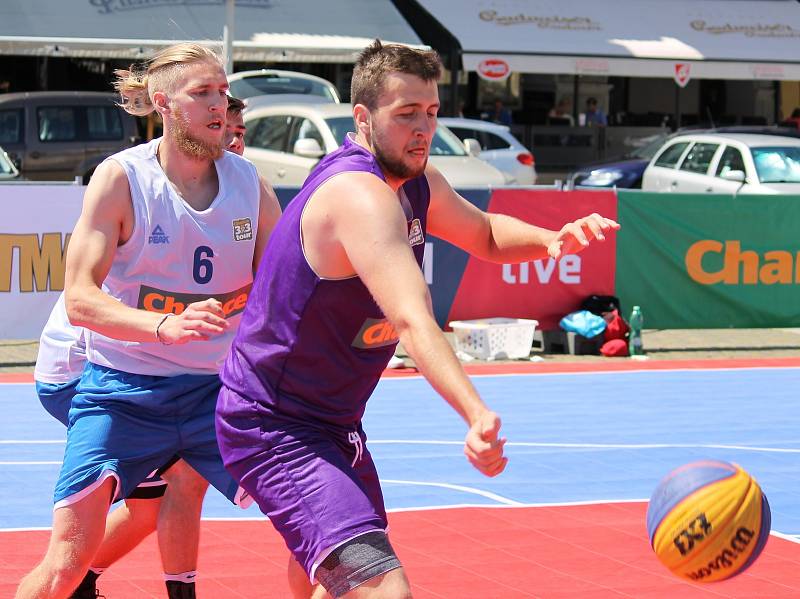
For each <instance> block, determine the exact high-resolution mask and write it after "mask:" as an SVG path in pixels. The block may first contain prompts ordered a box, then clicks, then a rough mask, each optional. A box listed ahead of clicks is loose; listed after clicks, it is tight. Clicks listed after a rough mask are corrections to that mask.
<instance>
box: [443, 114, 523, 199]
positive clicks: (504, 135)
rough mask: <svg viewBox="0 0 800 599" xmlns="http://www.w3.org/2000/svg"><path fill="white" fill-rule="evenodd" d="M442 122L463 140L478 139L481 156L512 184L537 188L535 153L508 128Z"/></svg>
mask: <svg viewBox="0 0 800 599" xmlns="http://www.w3.org/2000/svg"><path fill="white" fill-rule="evenodd" d="M439 123H440V124H442V125H444V126H446V127H447V128H448V129H450V131H452V132H453V133H455V134H456V135H457V136H458V137H459V139H461V141H463V142H465V143H466V140H468V139H474V140H477V142H478V144H479V146H480V153H479V154H478V156H479V157H480V159H481V160H485V161H486V162H488V163H489V164H491V165H492V166H494V167H495V168H497V169H498V170H499V171H500V172H501V173H503V175H505V178H506V183H507V184H509V185H535V184H536V164H535V161H534V158H533V154H531V152H530V151H529V150H528V148H526V147H525V146H524V145H522V142H521V141H519V140H518V139H517V138H516V137H514V135H513V134H512V133H511V129H509V128H508V127H506V126H505V125H498V124H497V123H490V122H488V121H479V120H477V119H461V118H450V117H447V118H440V119H439Z"/></svg>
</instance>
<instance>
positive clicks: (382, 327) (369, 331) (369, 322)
mask: <svg viewBox="0 0 800 599" xmlns="http://www.w3.org/2000/svg"><path fill="white" fill-rule="evenodd" d="M399 339H400V337H399V336H398V335H397V331H395V330H394V326H392V323H390V322H389V321H388V320H386V319H385V318H381V319H377V318H367V319H366V320H365V321H364V324H362V325H361V329H359V331H358V334H357V335H356V338H355V339H353V343H352V344H351V345H352V346H353V347H358V348H359V349H373V348H377V347H386V346H387V345H394V344H395V343H397V341H398V340H399Z"/></svg>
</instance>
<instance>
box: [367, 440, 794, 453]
mask: <svg viewBox="0 0 800 599" xmlns="http://www.w3.org/2000/svg"><path fill="white" fill-rule="evenodd" d="M463 444H464V442H463V441H430V440H422V439H419V440H418V439H369V440H368V441H367V445H459V446H460V445H463ZM506 447H547V448H561V449H735V450H739V451H760V452H770V453H800V448H797V449H792V448H786V447H758V446H751V445H725V444H717V443H537V442H534V441H530V442H529V441H509V442H507V443H506Z"/></svg>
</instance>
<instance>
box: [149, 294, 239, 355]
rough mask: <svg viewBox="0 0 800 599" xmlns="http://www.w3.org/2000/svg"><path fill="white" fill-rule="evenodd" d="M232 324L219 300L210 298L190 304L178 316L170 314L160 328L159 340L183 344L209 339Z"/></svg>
mask: <svg viewBox="0 0 800 599" xmlns="http://www.w3.org/2000/svg"><path fill="white" fill-rule="evenodd" d="M229 326H230V324H229V323H228V321H227V320H225V312H224V311H223V310H222V303H220V301H219V300H215V299H213V298H209V299H207V300H203V301H202V302H194V303H193V304H189V305H188V306H187V307H186V309H185V310H184V311H183V312H181V313H180V314H178V315H177V316H170V317H169V318H167V319H166V320H165V321H164V324H162V325H161V328H159V329H158V337H159V340H160V341H162V342H163V343H166V344H170V345H172V344H175V345H182V344H184V343H188V342H189V341H207V340H208V339H211V338H212V337H215V336H217V335H221V334H222V333H224V332H225V331H226V330H227V329H228V327H229Z"/></svg>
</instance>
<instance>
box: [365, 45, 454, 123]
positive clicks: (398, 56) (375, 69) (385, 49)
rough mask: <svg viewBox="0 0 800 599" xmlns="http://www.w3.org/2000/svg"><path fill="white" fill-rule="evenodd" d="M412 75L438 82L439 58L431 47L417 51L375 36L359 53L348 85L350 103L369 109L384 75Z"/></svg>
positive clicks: (376, 101)
mask: <svg viewBox="0 0 800 599" xmlns="http://www.w3.org/2000/svg"><path fill="white" fill-rule="evenodd" d="M391 73H403V74H406V75H415V76H417V77H419V78H420V79H422V80H423V81H438V80H439V78H440V77H441V75H442V60H441V59H440V58H439V55H438V54H437V53H436V51H435V50H418V49H416V48H410V47H408V46H403V45H401V44H385V45H384V44H382V43H381V41H380V40H378V39H376V40H375V41H374V42H372V43H371V44H370V45H369V46H367V47H366V48H364V50H363V51H362V52H361V54H359V56H358V60H356V64H355V67H354V68H353V79H352V82H351V84H350V102H351V103H352V104H353V105H355V104H363V105H364V106H366V107H367V108H369V109H370V110H373V109H374V108H375V107H376V106H377V104H378V97H379V96H380V94H381V92H382V91H383V84H384V81H385V80H386V77H387V75H389V74H391Z"/></svg>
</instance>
